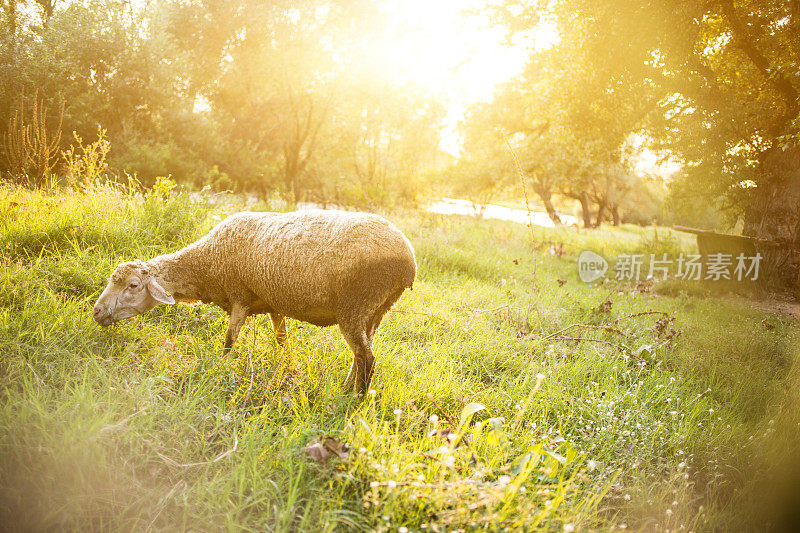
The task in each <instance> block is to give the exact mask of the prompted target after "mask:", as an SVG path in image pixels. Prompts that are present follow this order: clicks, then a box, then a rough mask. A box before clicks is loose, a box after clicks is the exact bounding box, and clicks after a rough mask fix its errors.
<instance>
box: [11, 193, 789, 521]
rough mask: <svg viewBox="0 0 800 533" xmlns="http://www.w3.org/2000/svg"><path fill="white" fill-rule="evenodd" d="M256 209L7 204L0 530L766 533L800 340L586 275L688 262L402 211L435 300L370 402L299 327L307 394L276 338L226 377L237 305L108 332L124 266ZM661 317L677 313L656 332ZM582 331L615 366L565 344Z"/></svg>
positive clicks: (662, 241) (389, 345) (175, 202)
mask: <svg viewBox="0 0 800 533" xmlns="http://www.w3.org/2000/svg"><path fill="white" fill-rule="evenodd" d="M236 209H237V206H236V205H233V204H222V205H217V206H216V207H215V208H214V209H211V208H209V207H207V206H204V205H202V204H200V203H197V202H195V201H192V200H190V199H189V198H188V197H186V196H180V195H179V196H177V197H175V198H172V199H169V200H162V199H159V197H158V196H156V195H145V196H141V195H139V196H137V195H133V194H130V193H127V192H124V191H119V190H117V189H114V188H100V189H97V190H93V191H91V192H89V193H58V194H42V193H32V192H25V191H15V192H11V191H8V190H3V191H0V261H1V262H0V354H2V358H1V359H0V523H4V524H6V525H9V524H10V525H12V526H16V527H17V528H18V529H33V530H42V529H57V530H63V529H75V530H94V529H113V530H142V529H148V528H150V529H156V530H175V529H183V530H187V529H191V530H220V529H228V530H254V531H255V530H258V531H263V530H267V531H295V530H307V531H319V530H337V529H361V530H378V531H396V530H397V529H398V528H400V527H407V528H408V529H409V530H410V531H418V530H421V531H453V530H470V529H484V528H490V529H507V530H517V529H528V530H538V529H542V530H554V531H561V530H564V527H565V526H566V525H569V524H571V525H573V526H574V527H575V528H576V530H587V529H599V530H608V529H612V528H615V527H621V525H622V524H625V525H626V526H627V528H628V529H629V530H630V529H632V530H654V529H661V530H663V529H664V528H669V529H679V528H681V527H682V526H683V527H684V528H686V529H687V530H695V531H696V530H710V529H723V530H725V529H731V528H734V527H735V528H743V527H745V526H743V524H745V525H746V524H747V523H749V522H743V521H747V520H756V519H755V518H753V517H756V516H760V515H759V514H758V509H754V508H752V507H753V506H752V505H743V504H742V502H748V504H749V503H752V502H753V501H760V500H758V499H757V498H756V499H754V498H753V495H754V494H757V493H758V492H759V488H760V485H759V483H762V484H763V483H766V481H765V480H767V479H772V478H771V477H770V476H773V477H774V476H775V475H778V474H776V470H775V469H774V468H770V465H776V464H777V465H780V464H783V463H781V461H783V460H786V453H787V452H786V450H787V449H792V448H791V446H789V445H787V442H788V443H793V442H796V440H794V439H795V436H796V435H795V434H794V433H792V432H791V431H788V430H787V431H783V430H782V428H796V427H797V418H796V416H795V415H794V414H793V413H795V412H797V410H796V409H795V408H796V407H797V405H798V403H800V402H796V401H795V396H796V394H795V393H794V392H792V391H794V390H796V389H797V387H796V385H797V384H798V380H797V370H796V365H795V360H796V348H795V347H796V346H797V342H798V333H797V330H796V325H795V324H794V323H792V322H791V321H789V320H788V319H785V318H781V317H776V316H770V315H767V314H764V313H761V312H758V311H755V310H752V309H750V308H748V307H746V306H745V305H744V304H733V303H730V302H727V301H723V300H721V299H714V298H710V297H708V295H707V294H706V293H704V292H702V291H699V290H696V289H695V286H693V285H691V284H689V283H688V282H687V284H685V285H680V284H678V285H675V284H674V283H673V282H670V284H668V286H669V287H668V288H669V290H666V291H663V292H664V293H665V294H667V295H659V294H654V293H653V292H643V291H642V290H638V289H637V288H636V287H635V286H633V285H631V284H615V283H605V284H592V285H591V286H590V285H586V284H583V283H581V282H580V281H579V280H578V278H577V275H576V269H575V263H574V261H575V255H576V254H577V253H578V252H579V251H580V250H581V249H584V248H592V249H594V250H596V251H599V252H601V253H603V254H604V255H606V256H607V257H610V256H613V255H616V254H618V253H634V252H635V253H660V252H662V251H664V252H673V251H675V250H685V249H689V248H690V247H691V242H689V241H685V240H682V238H681V237H679V236H676V235H674V234H672V233H671V232H669V231H668V230H664V229H653V228H650V229H640V228H634V227H623V228H612V229H601V230H590V231H581V232H579V233H577V232H576V231H575V230H573V229H536V231H535V237H536V239H537V241H538V242H541V241H545V240H549V241H553V242H554V243H564V249H565V251H566V255H564V256H562V257H557V256H555V255H550V254H547V253H545V252H544V249H540V250H539V251H538V252H534V250H533V247H532V246H531V242H530V233H529V230H528V229H527V228H524V227H521V226H517V225H514V224H511V223H503V222H499V221H476V220H472V219H470V218H464V219H458V218H445V217H440V216H434V215H428V214H424V213H406V214H395V215H391V216H390V218H392V219H393V220H394V221H395V222H396V223H397V224H398V225H399V226H400V227H401V228H402V229H403V230H404V231H405V232H406V233H407V235H408V236H409V238H410V239H411V241H412V243H413V244H414V246H415V248H416V251H417V261H418V263H419V273H418V280H417V282H416V284H415V286H414V290H413V291H411V292H407V293H406V294H405V295H404V296H403V298H402V299H401V300H400V301H399V302H398V304H397V305H396V306H395V308H394V310H393V311H392V312H390V313H389V315H388V316H387V318H386V319H385V320H384V323H383V325H382V327H381V329H380V330H379V334H378V337H377V340H376V345H375V352H376V354H377V357H378V366H377V370H376V373H375V377H374V380H373V384H372V386H373V388H374V389H375V392H374V393H371V394H370V395H368V397H367V398H366V399H365V400H364V401H363V402H362V401H360V400H359V399H356V398H354V397H352V396H351V395H349V394H346V393H345V392H344V391H343V390H342V387H341V383H342V381H343V380H344V377H345V375H346V373H347V369H348V368H349V364H350V357H351V353H350V351H349V350H348V348H347V346H346V345H345V343H344V341H343V339H342V338H341V336H340V334H339V332H338V330H337V329H335V328H326V329H322V328H316V327H313V326H310V325H307V324H300V323H297V322H295V321H290V324H289V331H290V343H291V347H292V354H291V366H292V368H293V369H294V372H291V373H288V374H286V375H283V374H282V373H280V375H278V376H277V379H275V380H274V381H272V378H273V375H275V370H276V368H277V367H278V364H279V362H280V361H281V353H280V351H279V350H278V348H277V345H276V343H275V341H274V339H273V336H272V334H271V331H270V327H269V325H268V323H269V321H268V320H267V319H266V318H265V317H258V318H256V319H253V318H251V319H250V320H249V321H248V324H247V325H246V326H245V329H244V330H243V331H242V334H241V337H240V343H239V344H238V345H237V346H236V347H235V349H234V350H233V352H232V353H231V354H230V355H229V356H228V357H227V358H224V359H223V358H222V356H221V349H222V340H223V334H224V329H225V325H226V316H225V315H224V313H223V312H222V311H221V310H219V309H217V308H214V307H210V306H178V307H169V308H168V307H161V308H158V309H156V310H154V311H152V312H150V313H149V314H147V315H144V316H140V317H136V318H134V319H131V320H129V321H126V322H122V323H120V324H119V325H118V326H114V327H111V328H108V329H101V328H100V327H98V326H97V325H96V324H94V322H93V321H92V320H91V314H90V306H91V304H92V303H93V302H94V300H95V299H96V297H97V296H98V295H99V293H100V291H101V290H102V288H103V286H104V285H105V279H106V277H107V276H108V274H109V273H110V271H111V270H112V269H113V267H114V265H116V264H117V263H118V262H121V261H123V260H129V259H132V258H141V259H145V258H148V257H151V256H154V255H157V254H159V253H164V252H167V251H172V250H175V249H178V248H180V247H181V246H183V245H185V244H187V243H189V242H191V241H192V240H194V239H196V238H197V237H199V236H200V235H202V234H203V233H204V232H205V231H207V230H208V229H209V228H210V227H211V226H212V225H213V224H214V223H215V222H216V220H219V219H220V217H221V216H223V215H224V213H225V212H231V211H234V210H236ZM654 235H658V237H657V238H656V237H654ZM559 279H560V280H565V281H566V283H563V284H560V283H558V282H557V280H559ZM655 292H658V291H657V290H656V291H655ZM605 302H610V304H607V303H606V304H605V305H604V303H605ZM652 311H657V312H661V313H664V315H654V314H647V315H643V314H640V313H645V312H652ZM631 315H637V316H631ZM659 319H660V320H661V322H658V320H659ZM764 319H767V324H766V325H765V323H763V322H762V321H763V320H764ZM614 321H616V322H614ZM611 322H614V323H613V324H611V326H610V327H605V326H604V327H600V328H597V327H596V328H593V329H592V328H585V327H583V328H573V329H572V330H568V331H566V332H564V333H562V334H558V335H553V334H554V333H556V332H558V331H559V330H562V329H563V328H566V327H568V326H569V325H571V324H581V325H589V326H601V325H603V324H609V323H611ZM579 335H583V336H584V338H592V339H597V340H603V341H606V342H608V343H610V344H603V343H599V342H593V341H591V342H590V341H585V340H584V341H582V342H581V341H573V340H564V339H558V338H556V337H573V338H577V337H578V336H579ZM548 336H550V337H549V338H546V337H548ZM251 375H252V376H253V379H252V385H251ZM271 381H272V386H271V387H270V388H268V387H267V385H268V384H269V383H270V382H271ZM786 391H790V392H789V393H787V392H786ZM245 401H246V403H245ZM471 411H474V412H472V413H470V412H471ZM434 415H435V416H434ZM770 420H772V421H773V422H772V423H770ZM775 420H777V421H778V422H777V424H776V422H775ZM776 427H777V428H778V429H777V430H776ZM446 430H450V431H452V432H454V433H455V434H456V437H455V438H454V439H451V440H447V439H443V438H441V437H440V436H438V435H439V433H442V432H443V431H444V432H446ZM792 431H795V432H796V429H793V430H792ZM323 436H331V437H334V438H336V439H338V440H340V441H342V442H346V443H347V444H349V446H350V453H349V456H348V457H347V458H346V459H335V460H331V461H330V462H329V463H327V464H325V465H320V464H317V463H316V462H315V461H313V460H312V459H311V458H310V457H309V456H308V454H307V453H306V451H305V447H306V446H307V445H308V444H309V443H311V442H313V441H314V439H317V438H320V437H323ZM231 450H232V451H231ZM226 452H230V453H229V454H227V455H225V454H226ZM215 458H219V460H216V461H215ZM187 465H190V466H187ZM778 477H780V476H778ZM762 510H763V509H762ZM753 523H754V524H755V523H756V522H753ZM754 527H756V526H754ZM567 529H569V527H567ZM756 529H757V527H756Z"/></svg>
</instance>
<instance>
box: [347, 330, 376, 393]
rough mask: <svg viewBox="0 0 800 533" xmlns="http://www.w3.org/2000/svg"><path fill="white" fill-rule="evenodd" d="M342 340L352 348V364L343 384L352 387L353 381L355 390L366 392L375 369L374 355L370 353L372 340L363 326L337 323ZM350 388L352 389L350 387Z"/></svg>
mask: <svg viewBox="0 0 800 533" xmlns="http://www.w3.org/2000/svg"><path fill="white" fill-rule="evenodd" d="M339 329H341V330H342V335H343V336H344V340H345V341H347V345H348V346H350V349H351V350H353V364H352V366H351V367H350V373H349V374H348V375H347V379H346V380H345V385H346V386H348V387H349V388H352V386H353V383H355V386H356V391H357V392H358V393H360V394H362V395H364V394H366V393H367V390H368V389H369V384H370V382H371V381H372V374H373V372H374V370H375V355H374V354H373V353H372V342H370V339H369V338H368V337H367V333H366V328H365V327H363V326H362V327H356V328H351V327H347V326H343V325H342V324H339ZM351 390H352V389H351Z"/></svg>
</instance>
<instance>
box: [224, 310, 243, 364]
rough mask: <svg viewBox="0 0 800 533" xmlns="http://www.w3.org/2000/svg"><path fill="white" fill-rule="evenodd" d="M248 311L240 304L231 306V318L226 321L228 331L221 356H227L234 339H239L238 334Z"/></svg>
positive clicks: (234, 341)
mask: <svg viewBox="0 0 800 533" xmlns="http://www.w3.org/2000/svg"><path fill="white" fill-rule="evenodd" d="M247 314H248V309H247V307H246V306H244V305H242V304H233V305H232V306H231V317H230V320H229V321H228V331H227V332H226V333H225V347H224V348H223V349H222V355H227V353H228V352H230V351H231V348H233V345H234V343H236V339H238V338H239V332H240V331H241V330H242V326H243V325H244V321H245V320H246V319H247Z"/></svg>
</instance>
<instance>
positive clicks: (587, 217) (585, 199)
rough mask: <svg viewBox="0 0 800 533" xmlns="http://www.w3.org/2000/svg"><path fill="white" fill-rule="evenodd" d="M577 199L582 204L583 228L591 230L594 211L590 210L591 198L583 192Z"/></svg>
mask: <svg viewBox="0 0 800 533" xmlns="http://www.w3.org/2000/svg"><path fill="white" fill-rule="evenodd" d="M575 198H577V200H578V201H579V202H580V203H581V216H582V217H583V227H584V228H591V227H593V224H592V210H591V209H590V208H589V196H588V195H587V194H586V193H585V192H582V193H581V194H579V195H576V196H575Z"/></svg>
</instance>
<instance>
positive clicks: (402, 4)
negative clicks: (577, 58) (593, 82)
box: [375, 0, 558, 155]
mask: <svg viewBox="0 0 800 533" xmlns="http://www.w3.org/2000/svg"><path fill="white" fill-rule="evenodd" d="M487 4H489V0H384V3H383V7H384V9H385V10H386V13H387V18H388V19H389V20H390V21H391V23H390V27H389V31H388V32H387V34H386V37H385V38H384V39H383V42H382V43H381V45H380V47H379V48H380V49H379V50H376V51H375V53H377V54H379V55H380V56H382V57H384V58H385V61H386V64H388V65H392V66H393V68H394V69H395V72H396V75H397V76H398V77H401V78H405V79H406V80H409V81H412V82H415V83H417V84H419V85H420V86H422V87H424V88H427V89H428V90H430V91H431V92H432V93H433V94H435V95H437V96H440V97H441V98H442V99H443V101H444V102H445V107H446V110H447V117H446V118H445V126H444V131H443V132H442V144H441V148H442V149H443V150H444V151H447V152H450V153H452V154H453V155H457V154H458V152H459V150H460V141H459V136H458V122H459V121H460V120H461V119H462V118H463V116H464V112H465V110H466V108H467V107H468V106H469V105H470V104H473V103H475V102H480V101H488V100H490V99H491V96H492V94H493V92H494V89H495V87H497V85H498V84H501V83H503V82H506V81H508V80H510V79H511V78H512V77H514V76H515V75H517V74H519V73H520V72H521V71H522V69H523V67H524V66H525V63H526V60H527V58H528V57H529V56H530V54H531V52H532V51H533V50H536V49H544V48H546V47H548V46H551V45H552V44H553V43H554V42H556V40H557V38H558V37H557V32H556V30H555V28H554V27H541V28H537V29H536V30H535V31H533V32H530V33H527V34H517V35H515V36H514V37H513V39H512V40H511V41H510V42H509V39H508V36H507V34H506V31H505V29H504V28H501V27H499V26H495V25H492V24H491V21H490V20H489V19H488V17H487V16H486V15H485V14H479V13H477V11H478V10H481V8H485V7H486V6H487Z"/></svg>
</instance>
